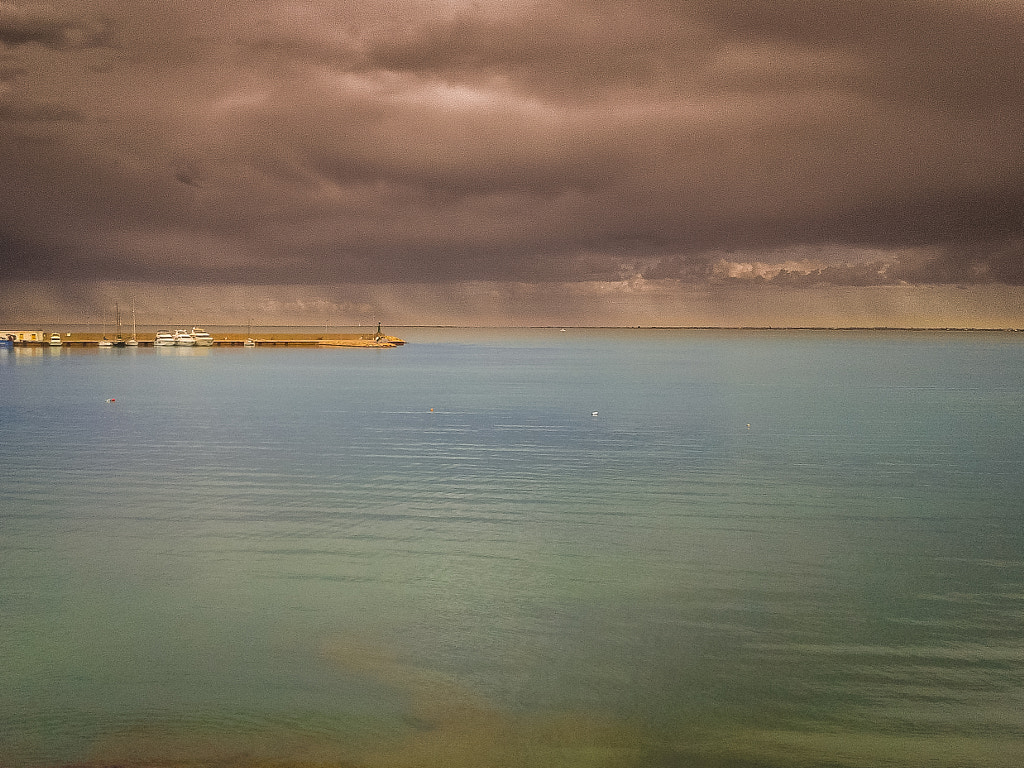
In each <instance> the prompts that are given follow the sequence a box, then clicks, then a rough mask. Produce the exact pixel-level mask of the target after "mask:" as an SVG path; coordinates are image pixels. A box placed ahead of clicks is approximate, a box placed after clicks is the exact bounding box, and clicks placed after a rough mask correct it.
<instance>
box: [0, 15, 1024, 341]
mask: <svg viewBox="0 0 1024 768" xmlns="http://www.w3.org/2000/svg"><path fill="white" fill-rule="evenodd" d="M0 173H2V185H0V259H2V261H0V270H2V273H0V281H2V282H0V301H2V304H0V322H7V323H10V322H14V321H25V322H28V321H38V322H43V321H47V322H48V321H51V320H54V319H60V320H64V321H68V322H70V321H73V320H90V319H94V318H96V317H98V316H100V315H103V314H105V313H106V314H109V312H110V311H111V306H112V304H113V302H114V301H119V302H121V305H122V307H124V306H125V305H127V303H128V302H130V301H131V298H132V297H133V296H134V297H137V298H138V300H139V302H140V320H142V319H143V316H144V315H145V314H147V313H148V315H149V318H148V319H149V320H151V321H152V322H155V323H163V322H171V321H172V320H176V321H178V322H182V323H184V322H186V321H187V322H205V323H210V324H213V323H217V322H228V321H231V320H235V321H238V322H244V321H245V320H246V319H247V317H248V316H256V317H258V318H260V319H261V320H263V321H265V322H277V321H281V322H303V321H310V322H315V323H319V322H322V321H323V320H324V318H325V317H331V318H332V319H333V321H334V322H338V323H343V322H346V321H348V322H370V321H373V320H374V319H382V320H384V321H385V323H391V324H407V323H408V324H432V323H451V324H501V325H519V324H523V325H537V324H553V325H563V324H573V325H592V324H593V325H608V324H622V325H676V324H679V325H714V324H724V325H733V324H747V325H784V324H794V325H801V324H812V325H815V324H817V325H882V324H894V325H957V326H966V325H975V326H979V325H980V326H1011V327H1016V326H1024V2H1020V1H1019V0H973V1H968V0H947V1H946V2H931V1H929V0H813V1H812V0H772V1H771V2H751V0H694V1H693V2H685V1H684V0H673V1H672V2H656V1H654V0H651V1H644V0H636V1H633V2H630V1H628V0H609V1H608V2H605V1H604V0H596V1H589V0H571V2H570V1H569V0H565V1H564V2H563V1H561V0H555V1H554V2H539V1H538V2H530V1H529V0H526V1H522V0H509V1H508V2H493V1H492V2H483V1H481V2H471V1H469V0H465V1H463V0H429V1H427V2H419V1H417V0H387V2H384V1H383V0H347V1H346V2H337V0H331V1H330V2H327V1H326V0H325V1H324V2H320V0H298V1H297V2H283V1H281V0H245V2H236V1H235V0H218V1H217V2H211V3H194V2H181V1H178V2H172V1H171V0H116V1H115V0H109V1H108V0H80V1H79V0H65V2H57V3H49V4H37V3H31V2H21V1H19V2H10V1H8V2H0Z"/></svg>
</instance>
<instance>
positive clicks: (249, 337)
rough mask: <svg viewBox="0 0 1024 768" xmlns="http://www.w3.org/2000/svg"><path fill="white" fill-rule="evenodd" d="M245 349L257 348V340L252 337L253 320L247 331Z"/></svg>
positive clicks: (243, 344)
mask: <svg viewBox="0 0 1024 768" xmlns="http://www.w3.org/2000/svg"><path fill="white" fill-rule="evenodd" d="M242 346H243V347H255V346H256V339H254V338H253V337H252V318H249V326H248V328H246V331H245V341H244V342H242Z"/></svg>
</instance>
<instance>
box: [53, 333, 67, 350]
mask: <svg viewBox="0 0 1024 768" xmlns="http://www.w3.org/2000/svg"><path fill="white" fill-rule="evenodd" d="M63 343H64V342H63V341H61V338H60V334H59V333H51V334H50V346H51V347H59V346H61V345H62V344H63Z"/></svg>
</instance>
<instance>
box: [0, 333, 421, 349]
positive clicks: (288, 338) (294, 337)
mask: <svg viewBox="0 0 1024 768" xmlns="http://www.w3.org/2000/svg"><path fill="white" fill-rule="evenodd" d="M154 337H155V334H139V335H138V336H136V338H137V339H138V342H139V346H140V347H152V346H153V340H154ZM60 338H61V343H60V347H97V346H99V343H100V341H101V340H102V339H103V338H104V335H103V334H102V333H71V334H65V333H62V334H61V337H60ZM106 338H108V339H110V340H111V341H114V339H113V338H112V337H110V336H107V337H106ZM128 338H129V337H128V336H122V340H125V341H127V339H128ZM246 338H249V337H247V336H246V335H245V334H237V333H224V334H215V335H214V337H213V346H214V347H242V346H244V345H245V340H246ZM252 338H253V339H254V340H255V342H256V346H257V347H357V348H370V349H379V348H387V347H398V346H401V345H403V344H405V341H403V340H402V339H400V338H398V337H396V336H386V335H383V334H382V335H380V336H378V335H377V334H375V333H335V334H325V335H323V336H316V337H309V336H306V335H303V334H293V333H268V334H260V335H259V336H254V337H252ZM14 346H15V348H18V347H50V346H51V344H50V343H49V333H47V334H46V337H45V340H43V341H19V342H15V344H14ZM53 348H54V349H59V347H58V346H53ZM184 348H185V347H182V349H184ZM168 349H169V347H168ZM193 349H208V347H193Z"/></svg>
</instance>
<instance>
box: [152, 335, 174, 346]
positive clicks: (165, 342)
mask: <svg viewBox="0 0 1024 768" xmlns="http://www.w3.org/2000/svg"><path fill="white" fill-rule="evenodd" d="M153 346H154V347H173V346H174V336H172V335H171V332H170V331H157V332H156V338H155V339H154V340H153Z"/></svg>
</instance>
